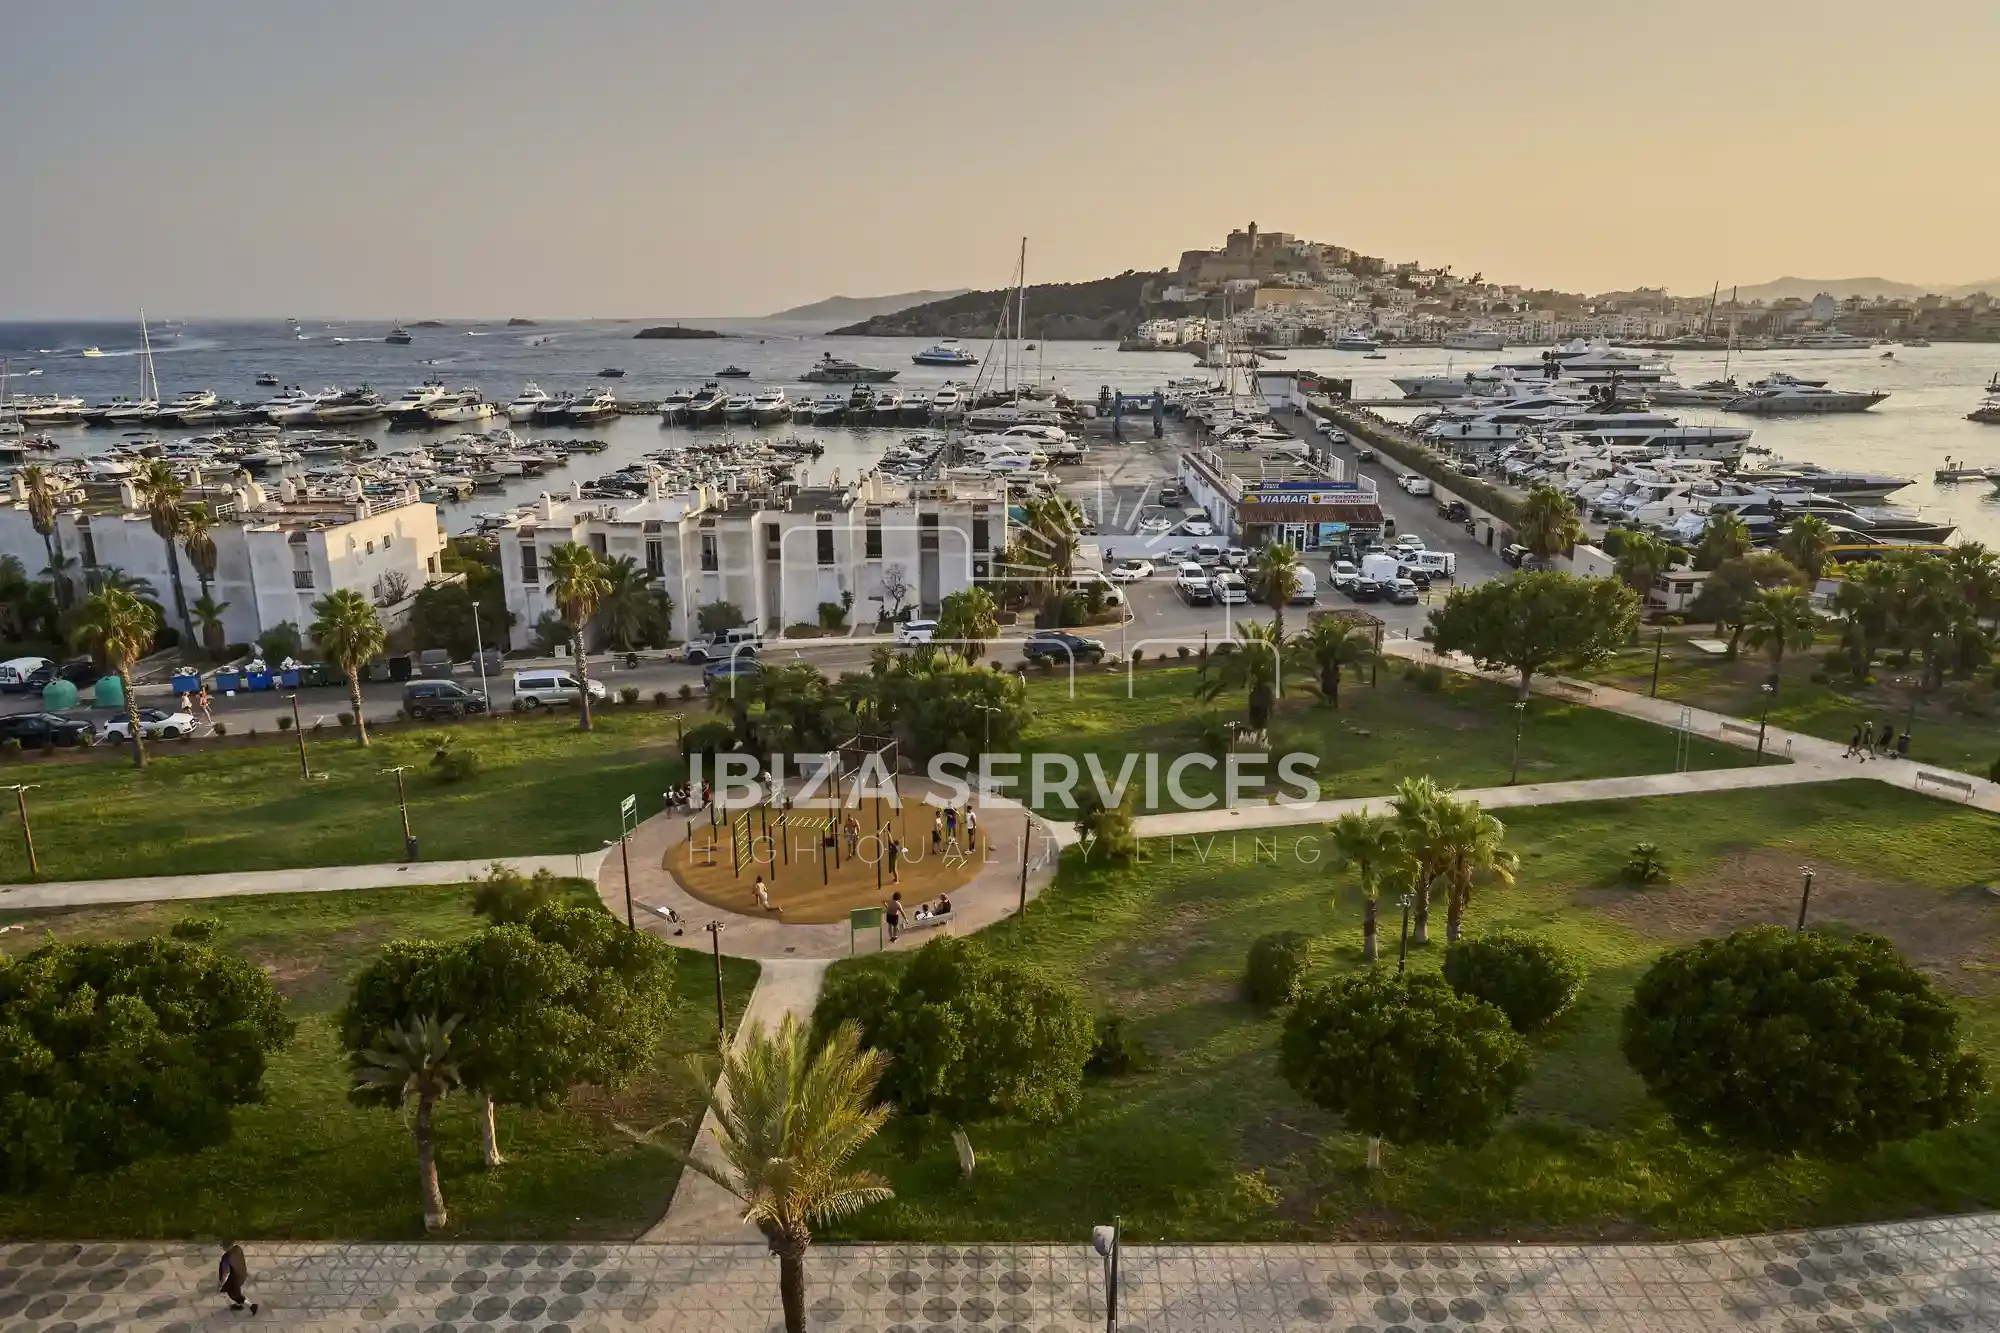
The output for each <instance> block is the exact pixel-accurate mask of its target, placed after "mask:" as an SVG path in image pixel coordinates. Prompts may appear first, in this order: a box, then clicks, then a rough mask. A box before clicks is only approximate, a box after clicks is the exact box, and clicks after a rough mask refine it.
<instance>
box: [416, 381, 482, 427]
mask: <svg viewBox="0 0 2000 1333" xmlns="http://www.w3.org/2000/svg"><path fill="white" fill-rule="evenodd" d="M500 411H501V409H500V406H499V404H497V403H490V402H488V401H487V400H486V395H484V394H482V393H480V392H479V390H477V389H460V390H458V391H457V392H456V393H448V394H445V395H443V396H442V397H440V398H439V399H438V400H437V401H436V402H434V403H432V404H431V405H430V406H429V407H428V408H426V409H425V415H426V416H427V417H429V418H430V420H432V421H434V422H436V423H437V424H438V425H440V426H445V425H456V424H458V423H459V422H462V421H485V420H488V419H489V418H492V417H497V416H499V415H500Z"/></svg>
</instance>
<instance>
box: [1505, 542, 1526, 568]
mask: <svg viewBox="0 0 2000 1333" xmlns="http://www.w3.org/2000/svg"><path fill="white" fill-rule="evenodd" d="M1527 558H1528V548H1527V547H1525V546H1523V545H1521V544H1520V543H1519V542H1511V543H1509V544H1508V545H1506V546H1503V547H1501V548H1500V559H1501V561H1502V562H1503V563H1505V564H1509V565H1512V566H1513V567H1514V568H1516V569H1519V568H1520V567H1521V562H1522V561H1523V560H1526V559H1527Z"/></svg>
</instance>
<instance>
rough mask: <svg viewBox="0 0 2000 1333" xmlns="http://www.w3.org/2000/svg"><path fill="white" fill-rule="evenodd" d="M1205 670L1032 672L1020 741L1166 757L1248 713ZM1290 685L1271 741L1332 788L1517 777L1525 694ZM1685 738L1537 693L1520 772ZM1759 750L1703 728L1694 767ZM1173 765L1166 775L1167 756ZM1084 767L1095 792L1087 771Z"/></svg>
mask: <svg viewBox="0 0 2000 1333" xmlns="http://www.w3.org/2000/svg"><path fill="white" fill-rule="evenodd" d="M1198 679H1199V677H1198V675H1197V672H1196V670H1195V669H1194V668H1192V667H1168V668H1160V669H1145V670H1140V671H1137V672H1135V673H1133V675H1132V676H1131V677H1130V688H1131V697H1130V698H1128V697H1127V677H1126V676H1125V675H1123V674H1114V675H1101V676H1100V675H1087V676H1080V677H1078V678H1077V680H1076V685H1075V695H1074V697H1071V695H1070V693H1069V685H1068V682H1067V681H1063V680H1053V681H1037V682H1034V683H1032V684H1031V686H1030V697H1031V700H1032V702H1033V705H1034V718H1033V721H1032V722H1031V724H1030V726H1029V728H1028V731H1027V734H1026V735H1025V736H1024V737H1023V739H1022V746H1021V748H1022V749H1023V750H1030V751H1044V752H1061V753H1064V754H1068V755H1071V756H1073V757H1075V758H1076V759H1078V761H1079V762H1080V763H1082V762H1083V761H1084V757H1085V756H1086V755H1089V754H1096V755H1098V756H1099V763H1100V766H1101V767H1102V768H1103V770H1104V771H1105V773H1106V775H1107V776H1108V777H1109V778H1111V779H1113V780H1115V778H1116V775H1117V773H1118V770H1119V766H1120V764H1121V763H1122V762H1123V757H1124V756H1125V755H1127V754H1132V753H1142V752H1147V753H1157V754H1160V755H1161V756H1162V757H1163V761H1165V760H1170V759H1171V758H1173V757H1175V756H1178V755H1180V754H1183V753H1185V752H1187V751H1190V750H1197V749H1200V748H1202V736H1201V733H1202V730H1203V727H1202V720H1203V718H1204V717H1215V718H1221V719H1225V720H1240V719H1242V718H1243V716H1244V696H1243V695H1242V694H1241V693H1237V694H1234V695H1223V696H1221V697H1219V698H1217V699H1216V700H1215V701H1214V702H1212V703H1204V702H1202V701H1201V700H1199V699H1197V698H1196V697H1195V694H1194V690H1195V686H1196V684H1197V682H1198ZM1292 684H1293V685H1294V686H1295V687H1296V688H1294V689H1292V690H1290V691H1288V693H1287V694H1286V696H1285V697H1284V698H1283V699H1282V700H1281V701H1280V703H1279V705H1278V709H1277V712H1276V714H1275V715H1274V717H1273V719H1272V723H1271V746H1270V752H1271V753H1272V754H1273V755H1282V754H1285V753H1287V752H1291V751H1298V750H1304V751H1310V752H1311V753H1313V754H1315V755H1317V756H1319V767H1318V769H1317V772H1318V776H1319V785H1320V793H1321V795H1322V796H1326V797H1340V796H1369V795H1375V794H1379V793H1382V792H1386V791H1389V790H1391V789H1392V788H1393V787H1394V786H1395V785H1396V783H1397V782H1398V781H1400V780H1401V779H1402V778H1403V777H1405V776H1406V775H1408V774H1412V773H1429V774H1431V775H1432V776H1433V777H1435V778H1437V779H1438V781H1440V782H1442V783H1447V784H1449V785H1452V786H1457V787H1464V788H1474V787H1495V786H1501V785H1503V784H1505V783H1506V781H1507V778H1508V770H1509V766H1510V764H1511V762H1512V759H1513V749H1514V726H1515V720H1516V718H1515V712H1514V694H1513V691H1512V690H1510V689H1508V688H1507V687H1506V686H1503V685H1497V684H1494V683H1492V682H1489V681H1484V680H1479V679H1476V678H1474V677H1469V676H1462V675H1458V674H1456V673H1454V672H1443V673H1438V674H1433V675H1430V676H1429V677H1428V678H1427V679H1426V678H1425V677H1424V676H1423V674H1422V673H1416V674H1408V671H1407V668H1406V666H1405V664H1402V663H1396V662H1384V663H1383V664H1382V666H1381V669H1380V671H1379V673H1378V674H1377V677H1376V683H1375V684H1374V685H1372V686H1371V685H1369V684H1368V683H1366V681H1362V682H1358V683H1357V682H1355V681H1354V680H1352V678H1351V677H1350V679H1349V680H1347V681H1346V682H1344V683H1343V685H1342V687H1341V691H1340V707H1339V708H1338V709H1332V708H1328V707H1325V706H1324V705H1322V704H1320V702H1319V700H1318V698H1317V696H1316V695H1312V694H1310V693H1307V692H1306V690H1305V686H1304V683H1303V682H1292ZM1675 742H1676V736H1675V733H1674V732H1672V731H1671V730H1669V729H1667V728H1664V727H1656V726H1653V725H1651V724H1649V723H1645V722H1640V721H1635V720H1634V719H1631V718H1626V717H1620V716H1618V715H1616V714H1613V713H1607V712H1603V711H1601V710H1598V709H1594V708H1587V707H1584V706H1582V705H1580V704H1572V703H1566V702H1564V701H1562V700H1560V699H1550V698H1543V697H1537V698H1535V699H1533V700H1531V701H1530V702H1529V705H1528V712H1527V716H1526V718H1525V720H1524V724H1523V726H1522V740H1521V780H1522V781H1524V782H1563V781H1569V780H1573V779H1577V778H1603V777H1622V776H1626V775H1629V774H1637V773H1671V772H1672V771H1673V770H1674V749H1675ZM1754 759H1755V757H1754V756H1753V755H1752V754H1750V753H1748V752H1746V751H1744V750H1740V749H1736V748H1734V747H1732V746H1727V745H1721V744H1718V743H1715V742H1712V741H1706V740H1701V739H1699V738H1696V739H1693V740H1692V741H1691V753H1690V756H1689V760H1688V767H1690V768H1733V767H1737V766H1739V765H1743V764H1749V763H1752V762H1754ZM1161 771H1162V774H1163V775H1164V772H1165V762H1163V763H1162V768H1161ZM1083 772H1084V789H1087V788H1088V786H1089V770H1088V768H1087V767H1086V768H1084V770H1083ZM1135 775H1137V776H1135V780H1134V783H1133V788H1134V793H1135V799H1134V805H1135V808H1139V809H1141V810H1143V809H1145V808H1149V807H1147V806H1146V805H1145V803H1144V801H1143V800H1142V799H1140V795H1139V793H1140V792H1141V791H1142V789H1143V785H1144V783H1143V770H1139V769H1135ZM1183 785H1184V787H1185V789H1186V791H1187V794H1188V795H1189V796H1192V797H1199V796H1201V795H1205V794H1208V793H1210V792H1216V791H1219V790H1220V787H1221V783H1220V779H1219V776H1218V775H1215V774H1213V773H1212V772H1211V771H1210V770H1208V769H1205V768H1195V769H1191V770H1188V772H1187V774H1186V776H1185V778H1184V784H1183ZM1266 790H1278V788H1277V787H1276V786H1275V785H1274V786H1272V787H1270V788H1266ZM1158 794H1159V797H1160V799H1159V801H1158V802H1157V803H1156V804H1155V805H1153V806H1152V807H1150V808H1154V809H1176V808H1179V805H1178V803H1177V802H1176V801H1174V799H1173V797H1172V794H1171V791H1170V790H1169V789H1168V787H1167V784H1166V783H1165V781H1164V780H1162V781H1161V783H1160V784H1159V792H1158ZM1043 808H1044V812H1045V813H1049V814H1058V815H1059V814H1062V813H1064V812H1065V809H1066V808H1065V807H1063V806H1061V805H1060V804H1059V803H1057V804H1055V805H1053V806H1050V805H1049V803H1047V802H1044V807H1043Z"/></svg>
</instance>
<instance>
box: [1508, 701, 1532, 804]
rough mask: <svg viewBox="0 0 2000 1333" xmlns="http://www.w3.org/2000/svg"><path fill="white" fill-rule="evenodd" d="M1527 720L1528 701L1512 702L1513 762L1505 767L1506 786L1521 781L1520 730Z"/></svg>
mask: <svg viewBox="0 0 2000 1333" xmlns="http://www.w3.org/2000/svg"><path fill="white" fill-rule="evenodd" d="M1527 720H1528V701H1527V700H1526V699H1516V700H1515V701H1514V762H1513V763H1511V764H1509V765H1508V766H1507V785H1508V786H1510V787H1511V786H1513V785H1514V784H1515V783H1516V782H1519V781H1520V780H1521V728H1522V726H1523V725H1524V724H1525V723H1526V722H1527Z"/></svg>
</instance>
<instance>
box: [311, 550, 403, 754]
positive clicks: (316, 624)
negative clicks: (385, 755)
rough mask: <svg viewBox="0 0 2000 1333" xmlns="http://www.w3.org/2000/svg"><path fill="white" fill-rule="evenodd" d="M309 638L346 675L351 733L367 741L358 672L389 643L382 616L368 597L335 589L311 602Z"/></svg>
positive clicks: (350, 589)
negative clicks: (352, 727)
mask: <svg viewBox="0 0 2000 1333" xmlns="http://www.w3.org/2000/svg"><path fill="white" fill-rule="evenodd" d="M311 633H312V639H313V642H314V643H315V644H317V645H318V646H319V650H320V651H321V652H323V653H325V654H326V655H327V657H328V658H330V659H331V660H332V661H333V663H334V665H336V666H338V667H339V668H340V670H341V672H342V674H344V675H345V676H346V677H347V698H348V702H349V703H351V704H353V705H354V735H355V739H356V740H358V741H360V743H361V744H363V745H366V744H368V719H367V718H365V717H363V716H362V713H361V671H362V668H364V667H366V666H367V665H368V662H369V659H371V658H373V657H374V656H375V655H376V654H377V653H379V652H381V651H382V649H383V647H384V646H386V645H387V643H388V642H389V636H388V633H387V632H386V631H384V630H383V628H382V617H380V616H379V615H377V614H375V608H374V607H372V606H370V605H369V604H368V599H367V598H366V597H363V596H362V595H361V594H360V593H358V592H356V591H354V589H352V588H335V589H334V590H333V591H332V592H330V593H328V594H327V595H326V596H324V597H322V598H320V599H319V600H318V601H316V602H314V603H313V623H312V630H311Z"/></svg>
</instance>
